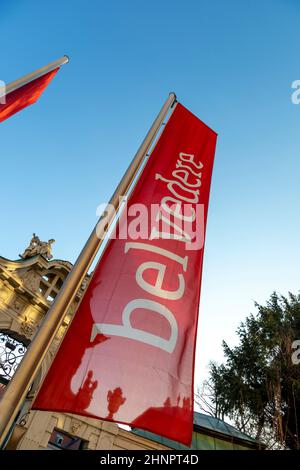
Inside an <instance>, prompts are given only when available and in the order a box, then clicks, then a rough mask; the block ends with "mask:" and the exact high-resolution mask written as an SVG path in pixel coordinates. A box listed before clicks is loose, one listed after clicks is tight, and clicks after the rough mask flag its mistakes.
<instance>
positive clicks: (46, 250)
mask: <svg viewBox="0 0 300 470" xmlns="http://www.w3.org/2000/svg"><path fill="white" fill-rule="evenodd" d="M54 242H55V240H54V239H53V238H51V239H50V240H48V241H47V242H42V241H41V240H40V239H39V237H38V236H37V235H36V234H35V233H34V234H33V236H32V239H31V240H30V243H29V245H28V247H27V248H26V249H25V251H24V253H23V254H22V255H20V257H21V258H23V259H26V258H31V257H32V256H36V255H42V256H44V257H45V258H46V259H48V260H50V259H51V258H53V256H52V254H51V251H52V244H53V243H54Z"/></svg>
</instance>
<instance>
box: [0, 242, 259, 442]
mask: <svg viewBox="0 0 300 470" xmlns="http://www.w3.org/2000/svg"><path fill="white" fill-rule="evenodd" d="M53 243H54V240H52V239H51V240H49V241H48V242H42V241H41V240H40V239H39V237H37V236H36V235H35V234H33V238H32V240H31V242H30V245H29V246H28V248H26V250H25V251H24V253H23V254H22V255H20V258H19V259H18V260H16V261H11V260H8V259H6V258H3V257H1V256H0V399H1V394H2V393H3V391H4V390H5V388H6V386H7V384H8V383H9V381H10V379H11V378H12V376H13V374H14V372H15V370H16V368H17V367H18V365H19V363H20V362H21V360H22V358H23V356H24V354H25V353H26V350H27V348H28V346H29V344H30V342H31V340H32V338H33V337H34V335H35V332H36V331H37V329H38V328H39V325H40V323H41V322H42V321H43V320H44V319H45V318H46V317H47V312H48V309H49V307H50V306H51V303H52V302H53V300H54V299H55V297H56V295H57V293H58V292H59V290H60V289H61V287H62V285H63V282H64V280H65V278H66V277H67V275H68V273H69V272H70V270H71V269H72V264H71V263H69V262H68V261H63V260H56V259H53V257H52V254H51V246H52V244H53ZM88 280H89V276H86V278H85V280H84V282H83V284H82V285H81V287H80V289H79V291H78V292H77V294H76V297H75V300H74V301H73V304H72V305H71V307H70V309H69V311H68V312H67V313H66V315H65V317H64V320H63V323H62V325H61V327H60V329H59V331H58V333H57V336H56V338H55V340H54V341H53V343H52V345H51V347H50V350H49V351H48V353H47V355H46V357H45V359H44V361H43V363H42V366H41V369H40V371H39V373H38V376H37V377H36V379H35V380H34V382H33V384H32V385H31V388H30V390H29V392H28V394H27V397H26V399H25V401H24V404H23V407H22V409H21V410H20V412H19V414H18V416H17V420H16V424H15V426H14V429H13V431H12V432H11V435H10V438H9V440H8V442H7V445H6V449H20V450H29V449H31V450H34V449H36V450H45V449H53V450H61V449H69V450H76V449H87V450H101V449H102V450H111V449H137V450H138V449H144V450H145V449H146V450H163V449H177V450H178V449H187V448H186V447H185V446H183V445H180V444H178V443H176V442H173V441H170V440H168V439H166V438H164V437H162V436H158V435H155V434H152V433H149V432H146V431H142V430H138V429H132V430H130V429H129V430H126V429H124V427H120V426H118V425H117V424H115V423H110V422H107V421H101V420H96V419H92V418H85V417H82V416H77V415H73V414H70V413H56V412H45V411H31V410H30V405H31V403H32V400H33V398H34V396H35V394H36V392H37V389H38V387H39V384H40V383H41V381H42V379H43V377H44V376H45V374H46V373H47V369H48V368H49V366H50V364H51V360H52V358H53V356H54V354H55V351H56V350H57V348H58V346H59V344H60V342H61V340H62V338H63V335H64V333H65V331H66V328H67V325H68V324H69V322H70V321H71V319H72V317H73V315H74V313H75V312H76V308H77V306H78V304H79V301H80V299H81V297H82V295H83V293H84V290H85V288H86V285H87V283H88ZM62 373H63V371H62ZM191 448H192V449H228V450H230V449H245V450H251V449H257V448H259V444H258V443H257V442H256V441H255V440H254V439H252V438H250V437H249V436H246V435H245V434H242V433H240V432H239V431H238V430H237V429H235V428H234V427H232V426H231V425H229V424H227V423H225V422H224V421H222V420H219V419H216V418H213V417H210V416H207V415H205V414H202V413H195V417H194V435H193V443H192V447H191Z"/></svg>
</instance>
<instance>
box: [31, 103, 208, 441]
mask: <svg viewBox="0 0 300 470" xmlns="http://www.w3.org/2000/svg"><path fill="white" fill-rule="evenodd" d="M216 137H217V136H216V133H215V132H214V131H212V130H211V129H210V128H209V127H207V126H206V125H205V124H204V123H203V122H201V121H200V120H199V119H198V118H196V117H195V116H194V115H193V114H192V113H190V112H189V111H188V110H187V109H185V108H184V107H183V106H182V105H181V104H179V103H178V104H177V105H176V108H175V110H174V111H173V113H172V115H171V117H170V119H169V121H168V123H167V124H166V126H165V129H164V132H163V133H162V134H161V136H160V138H159V140H158V142H157V143H156V146H155V147H154V150H153V152H152V154H151V156H150V158H149V160H148V162H147V164H146V165H145V168H144V170H143V172H142V174H141V176H140V178H139V179H138V181H137V183H136V185H135V187H134V190H133V192H132V194H131V196H130V198H129V201H128V210H127V211H124V213H126V214H127V215H128V217H126V216H124V215H122V216H121V218H120V220H119V224H118V228H117V230H116V233H115V237H113V238H111V239H110V240H109V242H108V245H107V247H106V249H105V251H104V253H103V255H102V258H101V259H100V261H99V263H98V265H97V267H96V269H95V271H94V273H93V276H92V279H91V281H90V284H89V286H88V288H87V291H86V293H85V295H84V296H83V299H82V302H81V304H80V306H79V309H78V311H77V313H76V315H75V318H74V320H73V322H72V324H71V326H70V328H69V330H68V332H67V334H66V336H65V338H64V340H63V342H62V345H61V347H60V349H59V351H58V353H57V355H56V357H55V359H54V361H53V364H52V365H51V367H50V370H49V372H48V374H47V376H46V378H45V380H44V382H43V384H42V387H41V389H40V391H39V393H38V395H37V398H36V400H35V402H34V406H33V408H34V409H39V410H55V411H61V412H68V413H77V414H79V415H83V416H89V417H92V418H101V419H104V420H108V421H115V422H119V423H123V424H128V425H130V426H132V427H137V428H142V429H145V430H148V431H151V432H154V433H156V434H160V435H163V436H166V437H168V438H170V439H174V440H176V441H179V442H182V443H184V444H190V442H191V437H192V429H193V373H194V360H195V342H196V331H197V318H198V308H199V298H200V284H201V274H202V261H203V248H204V233H205V226H206V218H207V208H208V200H209V191H210V182H211V174H212V168H213V159H214V152H215V145H216ZM153 220H154V222H153ZM168 229H171V230H168ZM124 234H126V235H124Z"/></svg>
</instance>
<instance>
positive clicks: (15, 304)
mask: <svg viewBox="0 0 300 470" xmlns="http://www.w3.org/2000/svg"><path fill="white" fill-rule="evenodd" d="M11 306H12V308H13V310H14V311H15V312H17V313H21V312H22V310H23V309H24V306H25V304H24V302H22V301H21V300H20V299H19V298H18V297H15V298H14V299H13V301H12V304H11Z"/></svg>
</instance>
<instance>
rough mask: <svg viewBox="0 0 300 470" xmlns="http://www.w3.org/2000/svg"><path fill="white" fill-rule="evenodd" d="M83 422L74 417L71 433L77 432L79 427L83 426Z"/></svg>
mask: <svg viewBox="0 0 300 470" xmlns="http://www.w3.org/2000/svg"><path fill="white" fill-rule="evenodd" d="M81 424H82V423H81V422H80V421H78V420H77V419H73V420H72V422H71V433H72V434H77V432H78V430H79V428H80V427H81Z"/></svg>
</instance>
